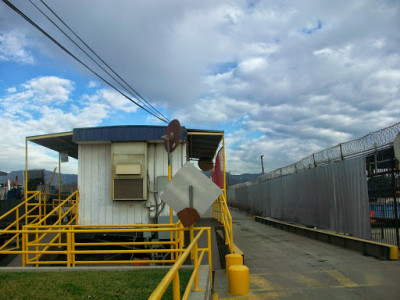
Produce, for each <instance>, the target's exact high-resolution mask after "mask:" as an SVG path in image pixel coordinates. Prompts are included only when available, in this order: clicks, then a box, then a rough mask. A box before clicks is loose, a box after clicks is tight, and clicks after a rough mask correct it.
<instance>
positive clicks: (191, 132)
mask: <svg viewBox="0 0 400 300" xmlns="http://www.w3.org/2000/svg"><path fill="white" fill-rule="evenodd" d="M223 136H224V132H223V131H216V130H201V129H187V141H188V147H189V157H190V158H191V159H200V158H211V159H212V158H214V156H215V154H216V152H217V150H218V148H219V144H220V143H221V140H222V137H223Z"/></svg>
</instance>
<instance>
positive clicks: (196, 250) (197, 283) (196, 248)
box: [193, 242, 199, 291]
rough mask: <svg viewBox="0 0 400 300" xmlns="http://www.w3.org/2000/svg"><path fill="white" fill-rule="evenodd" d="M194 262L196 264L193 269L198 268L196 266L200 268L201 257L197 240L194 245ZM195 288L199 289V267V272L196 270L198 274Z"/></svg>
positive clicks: (195, 277)
mask: <svg viewBox="0 0 400 300" xmlns="http://www.w3.org/2000/svg"><path fill="white" fill-rule="evenodd" d="M193 251H194V263H193V265H194V268H193V269H196V268H198V267H199V259H198V257H197V256H198V254H199V253H198V247H197V242H196V244H195V245H194V250H193ZM194 290H195V291H199V269H197V272H196V274H195V275H194Z"/></svg>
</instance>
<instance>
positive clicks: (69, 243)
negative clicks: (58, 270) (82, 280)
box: [67, 226, 72, 268]
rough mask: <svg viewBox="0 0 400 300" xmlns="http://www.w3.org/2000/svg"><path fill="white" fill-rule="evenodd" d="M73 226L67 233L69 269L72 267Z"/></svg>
mask: <svg viewBox="0 0 400 300" xmlns="http://www.w3.org/2000/svg"><path fill="white" fill-rule="evenodd" d="M71 245H72V241H71V226H69V230H68V231H67V267H68V268H69V267H71V260H72V259H71Z"/></svg>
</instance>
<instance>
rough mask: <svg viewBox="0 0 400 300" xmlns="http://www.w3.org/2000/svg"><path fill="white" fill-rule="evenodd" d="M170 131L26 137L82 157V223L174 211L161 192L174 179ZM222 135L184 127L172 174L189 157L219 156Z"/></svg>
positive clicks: (140, 220)
mask: <svg viewBox="0 0 400 300" xmlns="http://www.w3.org/2000/svg"><path fill="white" fill-rule="evenodd" d="M165 131H166V127H165V126H111V127H94V128H76V129H74V130H73V131H71V132H65V133H56V134H48V135H41V136H32V137H27V138H26V139H27V141H31V142H34V143H36V144H39V145H42V146H44V147H47V148H50V149H52V150H55V151H57V152H59V153H60V156H61V155H66V154H67V155H68V156H71V157H73V158H76V159H78V189H79V200H80V201H79V219H78V223H79V224H81V225H105V224H107V225H113V224H115V225H116V224H148V223H157V222H158V217H159V216H167V215H168V206H167V205H165V204H164V203H163V202H162V201H161V199H160V197H159V192H160V191H161V190H162V189H163V188H164V186H165V184H166V182H167V180H168V153H167V151H166V150H165V147H164V140H163V136H164V135H165ZM222 140H223V131H210V130H193V129H186V128H182V130H181V137H180V142H179V145H178V146H177V148H176V149H175V151H173V152H172V155H171V156H172V175H173V174H175V173H176V172H177V171H178V170H179V169H180V168H181V167H182V166H183V165H184V164H185V163H186V161H189V160H198V159H201V158H207V159H213V158H214V156H215V153H216V151H217V149H218V148H219V146H220V142H221V141H222ZM27 144H28V143H27Z"/></svg>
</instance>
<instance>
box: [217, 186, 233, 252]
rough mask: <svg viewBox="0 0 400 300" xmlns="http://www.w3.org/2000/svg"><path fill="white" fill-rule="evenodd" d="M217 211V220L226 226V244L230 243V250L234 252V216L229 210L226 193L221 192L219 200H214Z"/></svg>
mask: <svg viewBox="0 0 400 300" xmlns="http://www.w3.org/2000/svg"><path fill="white" fill-rule="evenodd" d="M214 208H216V209H215V211H213V213H214V215H215V216H216V219H217V221H219V222H221V223H222V225H223V226H224V231H225V244H227V245H229V250H230V252H231V253H233V227H232V216H231V213H230V212H229V208H228V205H227V203H226V199H225V196H224V193H221V195H219V197H218V198H217V200H215V202H214Z"/></svg>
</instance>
